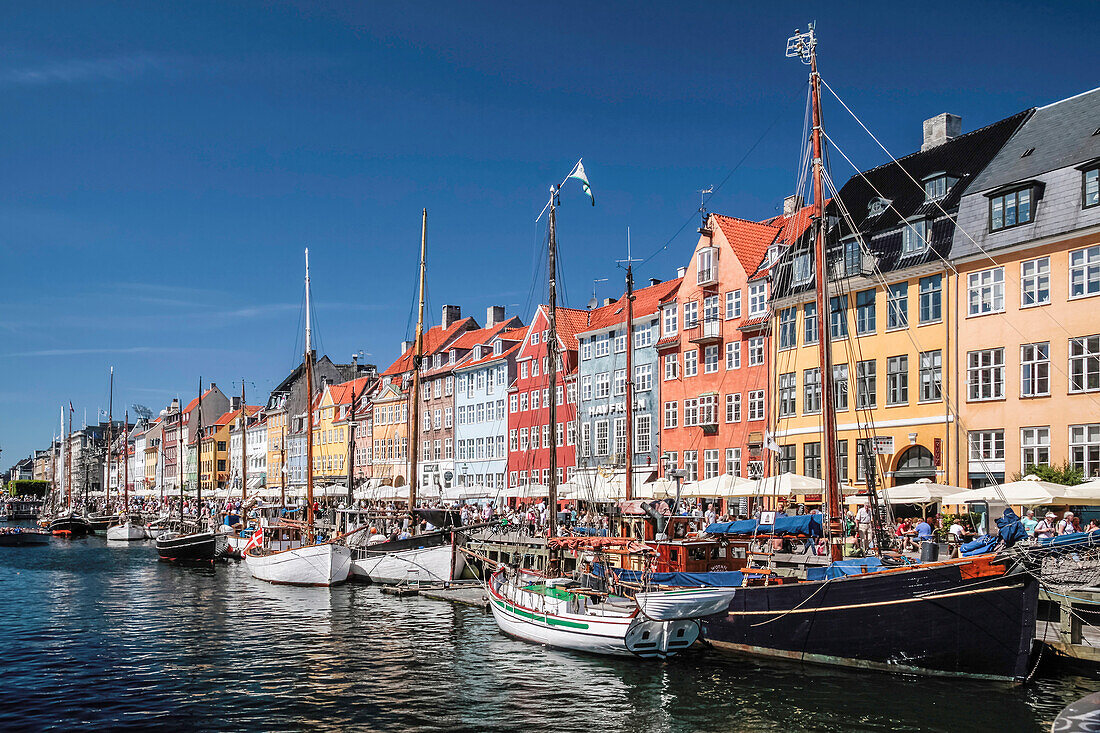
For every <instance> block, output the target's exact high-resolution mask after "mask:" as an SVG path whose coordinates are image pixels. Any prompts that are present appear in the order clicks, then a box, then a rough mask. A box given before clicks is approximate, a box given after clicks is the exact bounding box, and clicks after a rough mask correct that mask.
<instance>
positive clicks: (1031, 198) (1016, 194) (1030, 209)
mask: <svg viewBox="0 0 1100 733" xmlns="http://www.w3.org/2000/svg"><path fill="white" fill-rule="evenodd" d="M1024 191H1027V213H1028V216H1027V220H1026V221H1020V194H1021V193H1023V192H1024ZM1036 192H1037V189H1036V187H1035V186H1034V185H1025V186H1015V187H1013V188H1010V189H1007V190H1003V191H998V192H996V193H993V194H987V196H988V197H989V219H988V221H987V224H988V227H989V233H990V234H994V233H996V232H1003V231H1005V230H1006V229H1015V228H1016V227H1020V226H1026V225H1028V224H1031V223H1032V222H1034V221H1035V204H1036V203H1038V197H1037V196H1036ZM1010 196H1011V197H1012V198H1013V211H1014V212H1015V219H1016V220H1015V221H1014V222H1013V223H1011V224H1005V223H1004V221H1005V213H1006V212H1007V211H1008V206H1007V203H1008V198H1009V197H1010ZM996 201H1001V202H1002V203H1001V226H998V227H994V226H993V204H994V202H996Z"/></svg>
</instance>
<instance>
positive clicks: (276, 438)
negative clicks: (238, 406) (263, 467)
mask: <svg viewBox="0 0 1100 733" xmlns="http://www.w3.org/2000/svg"><path fill="white" fill-rule="evenodd" d="M273 400H275V401H274V402H269V403H268V408H267V488H268V491H269V492H271V491H274V490H276V489H278V488H279V487H281V486H284V484H285V482H286V479H287V475H286V472H285V471H284V470H283V464H284V463H285V462H286V433H287V429H288V426H287V421H286V395H285V394H284V395H280V396H278V397H273Z"/></svg>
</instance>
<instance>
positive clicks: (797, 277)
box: [792, 252, 814, 285]
mask: <svg viewBox="0 0 1100 733" xmlns="http://www.w3.org/2000/svg"><path fill="white" fill-rule="evenodd" d="M792 276H793V278H794V282H795V284H796V285H801V284H802V283H806V282H809V281H810V280H812V279H813V276H814V269H813V260H812V258H811V257H810V253H809V252H802V253H800V254H797V255H795V257H794V268H793V273H792Z"/></svg>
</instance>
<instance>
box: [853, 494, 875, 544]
mask: <svg viewBox="0 0 1100 733" xmlns="http://www.w3.org/2000/svg"><path fill="white" fill-rule="evenodd" d="M873 519H874V515H873V514H872V513H871V507H870V505H868V504H864V505H863V506H861V507H860V508H859V511H858V512H856V530H857V531H858V532H859V543H860V547H862V548H863V551H864V552H867V551H868V550H870V549H871V534H872V532H871V523H872V521H873Z"/></svg>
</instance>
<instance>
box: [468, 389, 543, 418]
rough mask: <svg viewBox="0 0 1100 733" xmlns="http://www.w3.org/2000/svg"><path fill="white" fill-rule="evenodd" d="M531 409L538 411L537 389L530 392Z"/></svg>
mask: <svg viewBox="0 0 1100 733" xmlns="http://www.w3.org/2000/svg"><path fill="white" fill-rule="evenodd" d="M480 407H481V405H478V408H480ZM531 409H532V410H537V409H539V391H538V390H537V389H533V390H531ZM479 412H480V409H479ZM478 422H480V420H478Z"/></svg>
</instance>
